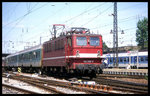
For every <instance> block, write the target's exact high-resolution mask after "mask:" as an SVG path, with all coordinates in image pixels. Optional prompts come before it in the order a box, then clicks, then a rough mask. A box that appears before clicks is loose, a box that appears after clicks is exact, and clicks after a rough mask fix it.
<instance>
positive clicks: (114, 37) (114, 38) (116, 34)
mask: <svg viewBox="0 0 150 96" xmlns="http://www.w3.org/2000/svg"><path fill="white" fill-rule="evenodd" d="M113 15H114V26H113V27H114V32H113V42H114V44H113V49H114V50H115V48H116V50H115V51H116V52H115V53H116V62H115V61H114V60H113V61H114V65H115V66H114V67H118V25H117V2H114V14H113ZM114 57H115V56H114ZM115 63H116V64H115Z"/></svg>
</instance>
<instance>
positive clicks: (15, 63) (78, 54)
mask: <svg viewBox="0 0 150 96" xmlns="http://www.w3.org/2000/svg"><path fill="white" fill-rule="evenodd" d="M58 27H63V28H64V27H65V25H64V24H54V25H53V30H54V36H53V38H51V39H50V40H48V41H46V42H44V43H43V44H40V45H37V46H34V47H32V48H28V49H25V50H22V51H19V52H17V53H15V54H11V55H9V56H7V57H6V64H5V68H6V69H7V70H12V69H14V70H17V68H18V67H20V68H21V70H22V72H23V71H25V72H31V71H32V72H38V73H40V74H55V73H57V74H59V73H60V74H68V73H69V74H73V75H79V76H89V77H91V78H92V77H95V76H96V74H97V73H98V74H100V73H102V69H103V68H104V65H103V64H102V59H103V50H102V47H103V45H102V42H103V41H102V35H100V34H93V33H92V34H91V32H90V30H89V29H87V28H83V27H71V29H70V30H69V31H62V32H61V34H60V35H59V36H56V34H57V28H58Z"/></svg>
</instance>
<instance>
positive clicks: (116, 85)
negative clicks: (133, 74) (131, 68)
mask: <svg viewBox="0 0 150 96" xmlns="http://www.w3.org/2000/svg"><path fill="white" fill-rule="evenodd" d="M82 80H83V81H89V79H88V78H83V79H82ZM93 81H95V82H96V83H98V84H102V85H107V86H111V87H112V89H113V90H118V91H123V92H124V91H126V92H131V93H135V94H148V85H145V84H137V83H132V82H125V81H120V80H112V79H106V78H103V77H101V78H93Z"/></svg>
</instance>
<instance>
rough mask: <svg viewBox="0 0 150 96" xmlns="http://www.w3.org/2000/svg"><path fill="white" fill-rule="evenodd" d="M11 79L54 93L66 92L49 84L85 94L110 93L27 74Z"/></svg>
mask: <svg viewBox="0 0 150 96" xmlns="http://www.w3.org/2000/svg"><path fill="white" fill-rule="evenodd" d="M11 79H16V80H20V81H24V82H27V83H29V84H32V85H34V86H38V87H40V88H44V89H45V90H50V91H52V92H54V93H56V94H67V93H64V92H62V91H58V90H56V89H55V88H53V87H50V86H59V87H63V88H68V89H70V90H76V91H82V92H85V93H87V94H110V92H104V91H97V90H92V89H87V88H83V87H78V86H74V84H71V83H69V82H60V81H54V80H46V79H40V78H33V77H28V76H12V77H11ZM49 85H50V86H49Z"/></svg>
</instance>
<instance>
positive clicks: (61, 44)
mask: <svg viewBox="0 0 150 96" xmlns="http://www.w3.org/2000/svg"><path fill="white" fill-rule="evenodd" d="M60 46H61V49H64V40H63V39H61V43H60Z"/></svg>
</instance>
